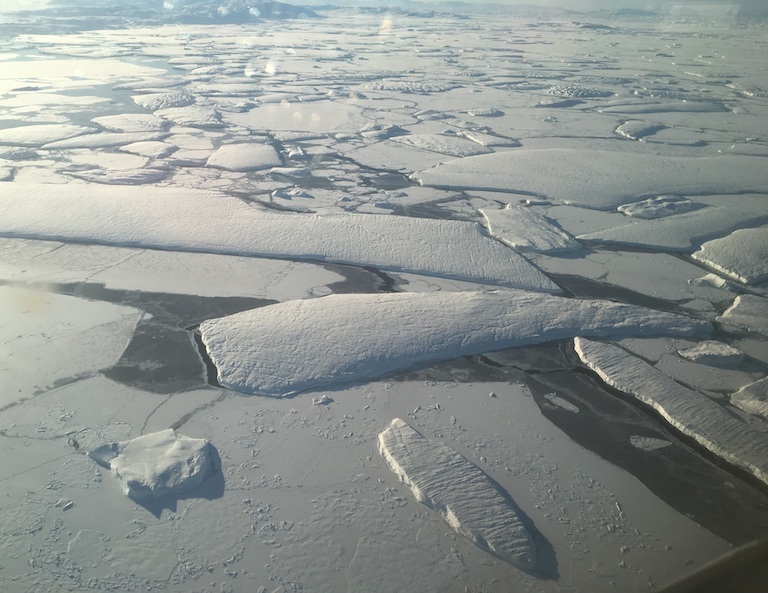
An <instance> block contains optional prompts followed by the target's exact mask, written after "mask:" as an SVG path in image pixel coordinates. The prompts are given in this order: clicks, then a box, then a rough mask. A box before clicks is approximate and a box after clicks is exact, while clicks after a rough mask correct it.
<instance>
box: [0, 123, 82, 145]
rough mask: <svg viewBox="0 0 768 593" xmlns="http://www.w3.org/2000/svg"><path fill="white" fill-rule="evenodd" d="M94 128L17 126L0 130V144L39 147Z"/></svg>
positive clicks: (40, 125)
mask: <svg viewBox="0 0 768 593" xmlns="http://www.w3.org/2000/svg"><path fill="white" fill-rule="evenodd" d="M95 131H96V130H95V129H94V128H87V127H85V126H75V125H72V124H39V125H30V126H18V127H13V128H4V129H2V130H0V144H16V145H20V146H40V145H43V144H48V143H49V142H56V141H57V140H64V139H65V138H72V137H74V136H82V135H83V134H90V133H92V132H95Z"/></svg>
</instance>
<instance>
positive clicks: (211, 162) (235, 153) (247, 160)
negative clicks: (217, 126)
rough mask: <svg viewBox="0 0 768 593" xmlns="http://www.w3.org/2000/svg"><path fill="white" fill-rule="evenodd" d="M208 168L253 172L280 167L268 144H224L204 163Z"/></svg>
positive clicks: (274, 153) (275, 154) (273, 150)
mask: <svg viewBox="0 0 768 593" xmlns="http://www.w3.org/2000/svg"><path fill="white" fill-rule="evenodd" d="M206 164H207V166H209V167H217V168H219V169H227V170H229V171H255V170H257V169H268V168H269V167H276V166H278V165H281V164H282V162H281V161H280V157H279V156H278V154H277V152H276V151H275V149H274V147H272V145H270V144H254V143H240V144H225V145H224V146H221V147H220V148H219V149H218V150H217V151H216V152H214V153H213V154H212V155H211V157H210V158H209V159H208V162H207V163H206Z"/></svg>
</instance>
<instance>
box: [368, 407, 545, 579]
mask: <svg viewBox="0 0 768 593" xmlns="http://www.w3.org/2000/svg"><path fill="white" fill-rule="evenodd" d="M379 452H380V453H381V455H382V457H384V459H385V460H386V461H387V463H388V464H389V467H390V469H392V471H393V472H395V474H396V475H397V477H398V478H400V481H401V482H403V483H404V484H405V485H406V486H408V487H409V488H410V489H411V492H412V493H413V495H414V497H415V498H416V500H418V501H419V502H421V503H424V504H425V505H427V506H428V507H430V508H432V509H434V510H436V511H438V512H439V513H440V514H441V515H442V516H443V518H444V519H445V520H446V521H447V522H448V524H449V525H450V526H451V527H452V528H453V529H454V530H455V531H456V532H457V533H459V534H460V535H463V536H464V537H466V538H467V539H468V540H470V541H471V542H472V543H474V544H475V545H477V546H479V547H480V548H482V549H484V550H486V551H488V552H490V553H491V554H493V555H495V556H497V557H499V558H501V559H502V560H505V561H507V562H509V563H510V564H513V565H514V566H517V567H518V568H521V569H523V570H527V571H531V570H535V569H536V546H535V544H534V541H533V538H532V537H531V534H530V532H529V531H528V529H526V527H525V525H524V524H523V522H522V520H521V519H520V516H519V514H518V511H517V509H516V508H515V506H514V504H513V503H512V501H511V500H510V499H509V497H508V496H505V495H504V494H502V493H501V492H499V490H498V489H497V488H496V486H495V485H494V483H493V482H492V481H491V480H490V479H489V478H488V476H487V475H486V474H485V473H484V472H483V471H482V470H481V469H480V468H479V467H477V466H476V465H475V464H474V463H472V462H470V461H469V460H467V459H466V458H465V457H463V456H462V455H460V454H459V453H457V452H456V451H454V450H453V449H451V448H450V447H448V446H446V445H444V444H442V443H435V442H433V441H430V440H429V439H427V438H425V437H424V436H422V435H421V434H420V433H419V432H417V431H416V430H414V429H413V428H411V426H409V425H408V424H406V423H405V422H404V421H403V420H401V419H400V418H395V419H394V420H392V422H391V423H390V425H389V426H388V427H387V428H386V430H384V431H383V432H382V433H380V434H379Z"/></svg>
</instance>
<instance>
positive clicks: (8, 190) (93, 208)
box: [0, 172, 560, 292]
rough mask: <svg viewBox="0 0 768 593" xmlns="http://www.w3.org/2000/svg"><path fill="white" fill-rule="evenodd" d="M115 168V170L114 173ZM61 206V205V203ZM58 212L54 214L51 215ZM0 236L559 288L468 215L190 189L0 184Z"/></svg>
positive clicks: (552, 290) (549, 289) (535, 287)
mask: <svg viewBox="0 0 768 593" xmlns="http://www.w3.org/2000/svg"><path fill="white" fill-rule="evenodd" d="M118 173H119V172H118ZM63 205H66V208H63ZM52 211H56V212H58V213H59V215H57V216H50V212H52ZM0 236H6V237H26V238H30V239H64V240H67V241H80V242H87V243H103V244H109V245H131V246H141V247H150V248H151V247H155V248H162V249H174V250H179V251H199V252H207V253H221V254H229V255H251V256H263V257H277V258H285V259H313V260H327V261H334V262H338V263H351V264H356V265H363V266H375V267H378V268H382V269H388V270H397V271H411V272H418V273H422V274H427V275H432V276H447V277H451V278H457V279H463V280H468V281H473V282H478V283H481V284H498V285H501V286H508V287H513V288H525V289H528V290H540V291H548V292H559V290H560V289H559V287H558V286H557V285H556V284H554V283H553V282H552V281H551V280H549V278H547V277H546V276H545V275H544V274H543V273H541V272H540V271H539V270H538V269H537V268H535V267H534V266H533V265H531V264H530V263H528V261H527V260H525V259H524V258H523V257H522V256H520V255H518V254H516V253H515V252H514V251H512V250H511V249H509V248H508V247H505V246H504V245H502V244H501V243H499V242H498V241H495V240H493V239H489V238H488V237H486V236H484V235H483V233H482V231H481V227H480V225H478V224H476V223H467V222H458V221H448V220H427V219H419V218H409V217H401V216H390V215H368V214H346V213H345V214H338V215H335V214H331V215H327V216H322V215H315V214H295V213H294V214H279V213H275V212H270V211H265V210H260V209H258V208H254V207H251V206H249V205H247V204H245V203H244V202H242V201H241V200H238V199H236V198H231V197H228V196H224V195H222V194H217V193H214V192H204V191H198V190H192V189H175V188H174V189H171V188H158V187H151V188H150V187H147V188H145V189H142V191H140V192H137V191H136V190H135V189H132V188H130V187H125V188H123V187H118V186H110V187H109V188H105V187H100V186H87V185H74V184H67V185H45V184H20V183H8V184H2V185H0Z"/></svg>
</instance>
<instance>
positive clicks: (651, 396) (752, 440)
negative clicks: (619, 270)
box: [574, 338, 768, 484]
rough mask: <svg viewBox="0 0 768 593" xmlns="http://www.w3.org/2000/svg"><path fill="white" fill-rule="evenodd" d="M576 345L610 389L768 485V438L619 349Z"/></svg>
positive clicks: (579, 340)
mask: <svg viewBox="0 0 768 593" xmlns="http://www.w3.org/2000/svg"><path fill="white" fill-rule="evenodd" d="M574 345H575V348H576V352H577V354H578V355H579V357H580V358H581V360H582V362H583V363H584V364H586V365H587V366H588V367H589V368H591V369H592V370H593V371H595V372H596V373H597V374H598V375H599V376H600V378H601V379H602V380H603V381H605V382H606V383H607V384H608V385H610V386H611V387H614V388H615V389H618V390H619V391H623V392H624V393H627V394H629V395H631V396H632V397H634V398H636V399H638V400H639V401H641V402H643V403H644V404H646V405H648V406H650V407H652V408H653V409H654V410H656V412H658V413H659V414H660V415H661V417H662V418H663V419H664V420H666V421H667V422H668V423H669V424H670V425H671V426H673V427H674V428H676V429H677V430H679V431H680V432H682V433H683V434H684V435H686V436H688V437H690V438H692V439H694V440H695V441H697V442H698V443H699V444H701V445H702V446H704V447H705V448H707V449H708V450H709V451H710V452H712V453H714V454H715V455H717V456H718V457H720V458H721V459H723V460H724V461H727V462H728V463H731V464H733V465H735V466H737V467H739V468H741V469H744V470H746V471H748V472H750V473H751V474H753V475H754V476H755V477H757V478H758V479H759V480H762V481H763V482H765V483H766V484H768V434H766V433H764V432H761V431H758V430H756V429H754V428H752V427H751V426H749V425H747V424H745V423H744V422H742V421H741V420H739V419H738V418H737V417H735V416H733V415H731V414H730V413H729V412H728V411H727V410H726V409H725V408H724V407H722V406H721V405H720V404H717V403H715V402H714V401H712V400H711V399H709V398H708V397H706V396H705V395H703V394H701V393H699V392H697V391H693V390H692V389H688V388H687V387H683V386H682V385H680V384H679V383H677V382H676V381H675V380H674V379H672V378H671V377H670V376H669V375H666V374H665V373H663V372H661V371H659V370H657V369H655V368H654V367H652V366H651V365H650V364H648V363H647V362H645V361H643V360H641V359H640V358H637V357H636V356H633V355H632V354H630V353H629V352H627V351H626V350H624V349H622V348H620V347H618V346H614V345H613V344H606V343H601V342H593V341H590V340H585V339H584V338H576V339H575V341H574Z"/></svg>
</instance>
